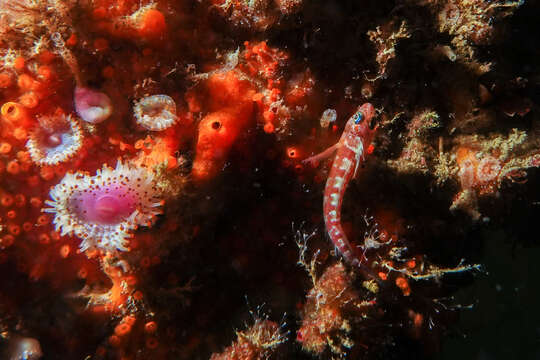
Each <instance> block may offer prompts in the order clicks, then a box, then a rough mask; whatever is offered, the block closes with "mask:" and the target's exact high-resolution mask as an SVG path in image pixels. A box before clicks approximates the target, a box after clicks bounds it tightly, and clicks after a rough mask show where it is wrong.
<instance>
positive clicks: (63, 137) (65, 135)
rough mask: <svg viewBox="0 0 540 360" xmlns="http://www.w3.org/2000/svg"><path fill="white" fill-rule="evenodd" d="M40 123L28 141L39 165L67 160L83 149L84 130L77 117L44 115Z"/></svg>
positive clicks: (31, 154) (29, 147)
mask: <svg viewBox="0 0 540 360" xmlns="http://www.w3.org/2000/svg"><path fill="white" fill-rule="evenodd" d="M38 123H39V125H38V126H36V127H35V128H34V129H33V130H32V131H31V132H30V134H29V138H28V142H27V143H26V148H27V149H28V152H29V153H30V157H31V159H32V161H33V162H34V163H36V164H37V165H39V166H44V165H56V164H59V163H62V162H66V161H68V160H70V159H71V158H72V157H73V156H74V155H75V154H77V152H78V151H79V150H80V149H81V147H82V145H83V132H82V130H81V127H80V125H79V122H78V121H77V120H76V119H74V118H72V117H71V116H65V115H54V116H42V117H40V118H38Z"/></svg>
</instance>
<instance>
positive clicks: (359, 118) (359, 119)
mask: <svg viewBox="0 0 540 360" xmlns="http://www.w3.org/2000/svg"><path fill="white" fill-rule="evenodd" d="M362 120H364V114H362V113H361V112H359V113H358V114H356V117H355V119H354V123H355V124H356V125H358V124H360V123H361V122H362Z"/></svg>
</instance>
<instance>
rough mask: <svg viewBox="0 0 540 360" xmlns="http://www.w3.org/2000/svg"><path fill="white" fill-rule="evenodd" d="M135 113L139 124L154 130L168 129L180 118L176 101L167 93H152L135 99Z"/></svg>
mask: <svg viewBox="0 0 540 360" xmlns="http://www.w3.org/2000/svg"><path fill="white" fill-rule="evenodd" d="M133 113H134V114H135V119H136V121H137V124H139V125H141V126H142V127H143V128H145V129H147V130H152V131H162V130H165V129H168V128H170V127H171V126H173V125H174V124H175V123H176V121H177V120H178V117H177V116H176V103H175V102H174V100H173V99H172V98H171V97H170V96H167V95H152V96H147V97H145V98H142V99H141V100H139V101H135V105H134V106H133Z"/></svg>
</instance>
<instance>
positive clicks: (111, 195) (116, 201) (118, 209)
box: [72, 184, 137, 225]
mask: <svg viewBox="0 0 540 360" xmlns="http://www.w3.org/2000/svg"><path fill="white" fill-rule="evenodd" d="M112 188H113V189H112V191H111V190H110V188H105V189H102V188H96V189H90V190H87V191H85V192H82V193H78V194H76V195H74V196H73V197H72V207H73V213H74V215H76V216H77V217H78V218H80V219H81V221H84V222H87V223H93V224H96V225H115V224H119V223H121V222H123V221H126V220H127V219H129V217H130V216H131V215H132V214H133V213H134V212H135V210H136V209H137V198H136V196H135V194H134V193H133V191H132V190H131V189H129V188H125V187H123V186H119V185H118V184H113V185H112Z"/></svg>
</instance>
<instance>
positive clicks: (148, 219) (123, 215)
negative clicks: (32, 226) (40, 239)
mask: <svg viewBox="0 0 540 360" xmlns="http://www.w3.org/2000/svg"><path fill="white" fill-rule="evenodd" d="M50 197H51V200H48V201H46V204H47V205H49V206H50V207H49V208H46V209H44V210H43V211H45V212H48V213H53V214H54V220H53V223H54V225H55V227H56V231H58V232H60V233H61V234H62V235H66V234H69V235H75V236H77V237H79V238H80V239H81V240H82V242H81V245H80V248H81V250H82V251H85V250H87V249H91V248H99V249H102V250H105V251H116V250H121V251H127V250H128V248H127V243H128V239H129V238H130V237H131V236H132V232H133V231H134V230H135V229H136V228H137V227H138V226H139V225H145V226H151V225H152V224H153V222H154V221H155V219H156V216H157V215H159V214H161V210H160V206H161V205H162V202H161V199H160V197H161V194H160V193H159V192H158V190H157V188H156V185H155V182H154V174H153V172H151V171H149V170H147V169H146V168H142V167H134V166H131V165H126V164H123V163H121V162H118V163H117V165H116V168H115V169H112V168H109V167H107V166H104V167H103V168H102V169H101V170H98V171H97V173H96V175H95V176H90V175H89V174H86V173H74V174H73V173H68V174H66V175H65V176H64V178H63V179H62V181H61V182H60V183H59V184H58V185H56V186H55V187H54V188H52V189H51V192H50Z"/></svg>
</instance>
